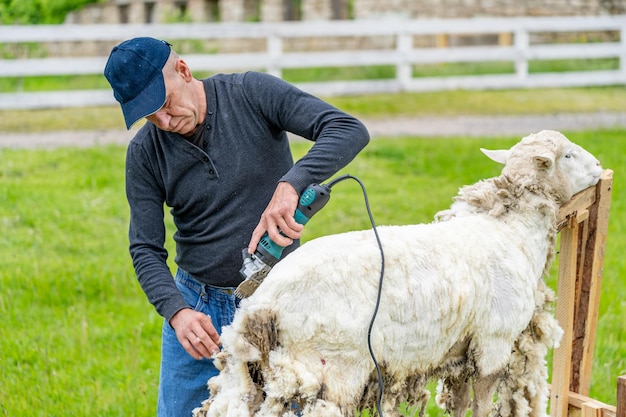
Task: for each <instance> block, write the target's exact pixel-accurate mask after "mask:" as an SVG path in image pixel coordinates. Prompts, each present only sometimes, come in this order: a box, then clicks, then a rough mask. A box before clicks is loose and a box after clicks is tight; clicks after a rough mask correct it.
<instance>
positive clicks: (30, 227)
mask: <svg viewBox="0 0 626 417" xmlns="http://www.w3.org/2000/svg"><path fill="white" fill-rule="evenodd" d="M569 137H570V138H571V139H572V140H574V141H575V142H578V143H580V144H581V145H583V146H584V147H586V148H587V149H589V150H590V151H591V152H593V153H594V154H596V156H598V158H600V159H601V160H602V162H603V165H604V166H605V167H608V168H612V169H613V170H614V171H615V188H614V190H613V201H612V206H611V212H612V214H611V219H610V222H609V225H610V230H609V236H608V242H607V248H606V262H605V268H604V277H603V291H602V299H601V306H600V316H599V323H598V333H597V342H596V349H595V359H594V369H593V381H592V388H591V395H592V396H593V397H595V398H597V399H599V400H600V401H603V402H607V403H612V404H615V380H616V377H617V376H618V375H623V374H626V345H625V344H624V340H626V331H625V330H624V326H623V323H624V322H626V301H624V300H626V286H624V285H623V282H622V281H623V280H622V277H623V276H625V275H626V260H625V259H624V257H623V256H622V254H623V253H625V252H626V238H625V237H624V236H626V218H625V217H624V216H622V215H621V213H622V212H623V210H624V205H625V204H626V196H624V194H623V191H622V190H623V187H622V186H621V185H620V184H624V183H625V182H626V177H625V174H624V172H626V155H625V154H624V152H623V150H624V149H626V131H623V130H613V131H597V132H583V133H572V134H569ZM515 141H516V139H514V138H482V139H470V138H445V139H423V138H421V139H420V140H416V138H399V139H389V140H383V139H381V140H376V141H373V142H372V143H371V144H370V145H369V146H368V147H367V148H366V149H365V150H364V151H363V153H362V154H361V155H360V156H359V157H358V158H357V159H356V160H355V161H353V163H351V164H350V165H349V167H347V168H346V169H344V170H343V171H342V173H350V174H352V175H355V176H357V177H359V178H360V179H361V180H362V181H363V182H364V183H365V185H366V187H367V191H368V194H369V201H370V204H371V208H372V212H373V215H374V217H375V220H376V222H377V224H379V225H383V224H403V223H415V222H426V221H430V220H431V219H432V216H433V214H434V213H435V212H436V211H437V210H440V209H443V208H445V207H447V206H449V204H450V203H451V197H452V196H453V195H454V194H456V191H457V189H458V187H460V186H462V185H464V184H469V183H473V182H475V181H476V180H478V179H480V178H485V177H490V176H493V175H497V173H498V172H499V167H498V166H496V164H494V163H492V162H490V161H489V160H487V159H486V158H485V157H484V156H482V154H481V153H480V152H479V151H478V148H479V147H486V148H502V147H508V146H510V145H511V144H513V143H514V142H515ZM306 149H308V144H306V143H300V142H298V143H295V144H294V154H295V155H296V157H297V156H299V155H302V154H303V153H304V152H305V151H306ZM124 156H125V149H124V148H123V147H113V146H107V147H94V148H89V149H75V148H61V149H56V150H36V151H28V150H11V149H0V201H2V204H0V224H2V226H3V231H2V234H0V263H1V264H2V268H0V288H2V291H0V316H1V317H2V325H1V326H0V375H2V377H1V378H0V415H5V416H15V417H20V416H24V415H29V416H59V417H60V416H63V417H66V416H91V415H93V416H99V417H105V416H152V415H154V409H155V402H156V391H157V381H158V366H159V355H160V352H159V344H160V327H161V319H160V317H159V316H158V315H157V314H156V313H155V312H154V310H153V308H152V307H151V306H150V305H149V303H148V302H147V300H146V299H145V296H144V295H143V293H142V292H141V290H140V288H139V285H138V284H137V283H136V280H135V277H134V273H133V271H132V266H131V263H130V258H129V256H128V253H127V238H126V228H127V222H128V210H127V207H126V201H125V197H124V184H123V175H124ZM367 227H369V223H368V217H367V214H366V211H365V207H364V204H363V196H362V194H361V190H360V188H359V187H358V185H357V184H356V183H355V182H348V181H346V182H343V183H341V184H338V185H337V186H336V187H335V188H334V189H333V197H332V199H331V201H330V202H329V203H328V205H327V207H326V208H325V209H324V210H322V211H321V212H320V213H318V214H317V215H316V217H315V219H313V220H312V221H311V222H310V223H309V224H308V225H307V228H306V230H305V239H304V240H309V239H312V238H314V237H316V236H321V235H325V234H330V233H339V232H342V231H347V230H353V229H361V228H367ZM169 229H170V231H171V230H172V226H171V222H169ZM168 247H169V248H170V250H171V249H172V245H171V242H170V241H168ZM170 262H171V259H170ZM172 266H173V265H172ZM551 284H552V285H554V279H553V278H552V280H551ZM430 411H431V416H432V415H442V413H441V412H439V411H436V410H435V409H434V408H431V409H430Z"/></svg>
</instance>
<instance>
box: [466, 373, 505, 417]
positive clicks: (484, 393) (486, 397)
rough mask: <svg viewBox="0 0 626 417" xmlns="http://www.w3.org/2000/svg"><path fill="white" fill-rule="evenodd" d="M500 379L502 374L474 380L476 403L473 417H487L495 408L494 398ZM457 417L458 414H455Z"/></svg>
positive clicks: (473, 406) (473, 408)
mask: <svg viewBox="0 0 626 417" xmlns="http://www.w3.org/2000/svg"><path fill="white" fill-rule="evenodd" d="M499 379H500V372H496V373H493V374H491V375H487V376H479V377H476V378H475V379H474V403H473V404H472V417H487V416H488V415H489V413H490V412H491V409H492V408H493V396H494V394H495V392H496V386H497V384H498V380H499ZM455 416H456V414H455Z"/></svg>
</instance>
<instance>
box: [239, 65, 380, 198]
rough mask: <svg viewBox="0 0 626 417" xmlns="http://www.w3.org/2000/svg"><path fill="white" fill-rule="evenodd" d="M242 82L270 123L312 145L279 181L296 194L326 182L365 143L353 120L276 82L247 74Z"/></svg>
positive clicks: (358, 124)
mask: <svg viewBox="0 0 626 417" xmlns="http://www.w3.org/2000/svg"><path fill="white" fill-rule="evenodd" d="M244 82H245V85H246V88H245V89H244V90H245V91H246V92H247V95H248V100H249V101H251V102H253V103H255V104H256V105H257V106H258V108H259V109H260V111H261V113H262V114H263V116H264V117H265V118H267V119H268V120H269V121H270V123H273V124H275V125H276V127H277V128H278V129H281V130H285V131H287V132H291V133H294V134H296V135H299V136H301V137H303V138H305V139H309V140H312V141H314V142H315V144H314V145H313V146H312V147H311V149H310V150H309V151H308V152H307V154H306V155H304V156H303V157H302V158H301V159H300V160H298V161H297V162H296V163H295V164H294V166H293V168H292V169H290V170H289V171H288V172H287V173H286V174H285V175H284V176H283V177H282V178H281V181H287V182H289V183H290V184H291V185H293V186H294V188H295V189H296V190H297V191H298V192H301V191H302V190H303V189H304V188H305V187H306V186H308V185H309V184H311V183H313V182H318V183H319V182H322V181H325V180H327V179H328V178H330V177H331V176H332V175H334V174H335V173H337V171H339V170H340V169H342V168H343V167H345V166H346V165H348V163H350V161H352V160H353V159H354V157H355V156H356V155H357V154H358V153H359V152H360V151H361V150H362V149H363V148H364V147H365V146H366V145H367V143H368V142H369V133H368V131H367V129H366V128H365V126H364V125H363V123H361V122H360V121H359V120H357V119H356V118H355V117H353V116H351V115H349V114H347V113H345V112H343V111H341V110H339V109H337V108H336V107H334V106H332V105H331V104H329V103H327V102H325V101H323V100H321V99H319V98H317V97H315V96H313V95H311V94H308V93H306V92H304V91H302V90H300V89H298V88H297V87H295V86H293V85H292V84H289V83H287V82H285V81H283V80H281V79H280V78H277V77H274V76H272V75H268V74H263V73H258V72H249V73H246V77H245V81H244Z"/></svg>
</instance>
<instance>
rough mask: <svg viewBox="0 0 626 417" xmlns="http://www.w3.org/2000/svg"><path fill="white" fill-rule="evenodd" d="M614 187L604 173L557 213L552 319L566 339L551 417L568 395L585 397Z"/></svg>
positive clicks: (560, 413)
mask: <svg viewBox="0 0 626 417" xmlns="http://www.w3.org/2000/svg"><path fill="white" fill-rule="evenodd" d="M612 185H613V171H611V170H605V171H604V173H603V174H602V177H601V178H600V181H599V182H598V184H597V185H596V187H595V188H589V189H587V190H584V191H581V192H580V193H578V194H577V195H575V196H574V197H573V198H572V199H571V200H570V201H569V202H568V203H566V204H564V205H563V206H562V207H561V209H560V210H559V217H558V225H557V228H558V229H559V230H560V232H561V246H560V254H559V280H558V288H557V304H556V317H557V320H558V321H559V325H560V326H561V327H562V328H563V330H564V331H565V334H564V336H563V340H561V343H560V347H559V348H558V349H555V351H554V360H553V365H552V391H551V400H550V415H551V416H552V417H566V416H568V414H569V403H570V398H569V397H570V396H571V395H574V394H582V395H583V396H587V395H588V394H589V387H590V385H591V364H592V360H593V346H594V342H595V333H596V326H597V319H598V305H599V300H600V287H601V283H602V268H603V266H604V247H605V244H606V235H607V230H608V220H609V210H610V201H611V188H612ZM594 404H595V405H594ZM594 404H592V403H589V404H587V405H586V406H585V407H582V405H581V406H580V407H579V408H580V409H581V413H582V417H594V416H596V415H597V413H598V411H597V407H596V405H597V403H594ZM623 417H626V416H623Z"/></svg>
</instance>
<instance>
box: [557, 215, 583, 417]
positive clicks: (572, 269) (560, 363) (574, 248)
mask: <svg viewBox="0 0 626 417" xmlns="http://www.w3.org/2000/svg"><path fill="white" fill-rule="evenodd" d="M569 220H570V221H569V224H568V226H567V227H565V228H564V229H563V230H561V250H560V254H559V282H558V288H557V302H556V318H557V320H558V322H559V325H560V326H561V327H562V328H563V330H565V334H564V335H563V339H562V340H561V343H560V345H559V347H558V348H557V349H555V350H554V360H553V363H552V394H551V399H550V415H551V416H552V417H567V415H568V411H569V382H570V381H569V379H570V378H569V377H570V372H571V367H572V339H573V332H572V331H571V329H572V326H573V325H574V296H575V294H576V285H575V284H576V273H577V270H576V258H577V254H578V222H577V221H576V215H574V216H571V217H570V218H569Z"/></svg>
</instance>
